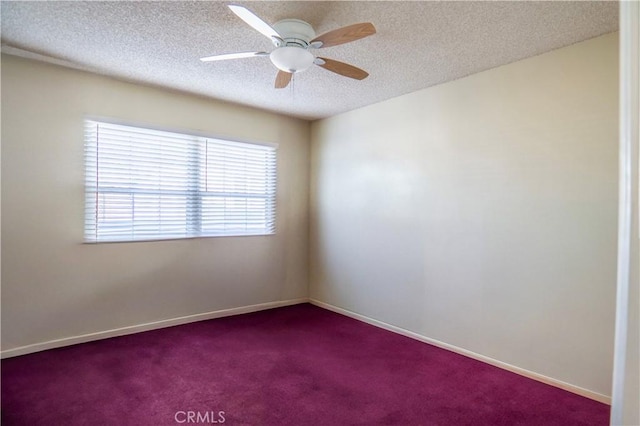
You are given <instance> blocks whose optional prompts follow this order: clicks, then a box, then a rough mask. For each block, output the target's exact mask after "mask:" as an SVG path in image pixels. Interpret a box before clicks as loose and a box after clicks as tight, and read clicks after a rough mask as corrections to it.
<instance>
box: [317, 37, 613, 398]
mask: <svg viewBox="0 0 640 426" xmlns="http://www.w3.org/2000/svg"><path fill="white" fill-rule="evenodd" d="M617 92H618V56H617V34H609V35H605V36H602V37H598V38H596V39H592V40H589V41H586V42H583V43H579V44H576V45H573V46H570V47H567V48H564V49H560V50H556V51H553V52H550V53H547V54H544V55H540V56H537V57H534V58H530V59H526V60H523V61H519V62H516V63H512V64H509V65H506V66H503V67H500V68H496V69H492V70H489V71H486V72H482V73H479V74H475V75H472V76H469V77H466V78H463V79H460V80H457V81H453V82H450V83H446V84H442V85H439V86H436V87H432V88H429V89H426V90H423V91H419V92H416V93H412V94H408V95H404V96H401V97H398V98H395V99H391V100H388V101H385V102H381V103H379V104H376V105H372V106H369V107H365V108H362V109H359V110H355V111H352V112H349V113H345V114H342V115H339V116H335V117H332V118H329V119H326V120H322V121H319V122H315V123H314V124H313V125H312V156H311V157H312V159H311V164H312V166H311V167H312V172H311V173H312V178H311V180H312V182H311V184H312V196H311V200H312V203H311V259H312V260H311V288H310V295H311V297H312V298H314V299H317V300H319V301H322V302H325V303H328V304H331V305H334V306H337V307H340V308H344V309H347V310H350V311H352V312H355V313H357V314H361V315H364V316H368V317H370V318H373V319H375V320H379V321H383V322H386V323H388V324H391V325H394V326H398V327H401V328H404V329H406V330H409V331H411V332H414V333H418V334H420V335H422V336H426V337H427V338H430V339H436V340H439V341H441V342H444V343H446V344H449V345H454V346H457V347H459V348H463V349H466V350H470V351H473V352H475V353H477V354H481V355H484V356H487V357H490V358H493V359H496V360H499V361H502V362H505V363H509V364H512V365H514V366H516V367H520V368H523V369H526V370H529V371H532V372H534V373H538V374H542V375H545V376H548V377H551V378H553V379H555V380H560V381H564V382H567V383H569V384H571V385H575V386H579V387H582V388H585V389H587V390H590V391H593V392H595V393H599V394H603V395H610V387H611V364H612V351H613V329H614V309H615V307H614V303H615V301H614V299H615V282H616V235H617V228H616V223H617V178H618V176H617V148H618V137H617V120H618V103H617Z"/></svg>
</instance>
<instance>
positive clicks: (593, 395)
mask: <svg viewBox="0 0 640 426" xmlns="http://www.w3.org/2000/svg"><path fill="white" fill-rule="evenodd" d="M309 303H311V304H313V305H316V306H319V307H321V308H324V309H328V310H330V311H333V312H336V313H339V314H342V315H345V316H348V317H351V318H354V319H357V320H359V321H362V322H366V323H367V324H371V325H374V326H376V327H380V328H383V329H385V330H388V331H391V332H394V333H397V334H401V335H403V336H406V337H410V338H412V339H415V340H419V341H421V342H424V343H428V344H430V345H433V346H437V347H439V348H442V349H446V350H448V351H451V352H455V353H457V354H460V355H464V356H467V357H469V358H473V359H476V360H478V361H482V362H485V363H487V364H491V365H493V366H495V367H499V368H502V369H504V370H507V371H511V372H513V373H516V374H519V375H521V376H524V377H528V378H530V379H533V380H537V381H539V382H542V383H546V384H548V385H551V386H555V387H557V388H560V389H564V390H566V391H569V392H572V393H575V394H578V395H580V396H584V397H586V398H589V399H593V400H596V401H598V402H602V403H604V404H609V405H611V397H609V396H607V395H603V394H601V393H598V392H594V391H591V390H589V389H585V388H581V387H579V386H575V385H572V384H570V383H566V382H563V381H561V380H557V379H554V378H551V377H548V376H544V375H542V374H539V373H535V372H533V371H529V370H525V369H524V368H520V367H516V366H515V365H511V364H507V363H506V362H502V361H498V360H497V359H493V358H489V357H487V356H484V355H480V354H477V353H475V352H472V351H469V350H467V349H463V348H459V347H457V346H454V345H450V344H448V343H444V342H441V341H439V340H435V339H431V338H429V337H426V336H423V335H421V334H418V333H414V332H413V331H409V330H406V329H404V328H401V327H397V326H395V325H391V324H387V323H386V322H383V321H378V320H376V319H373V318H370V317H367V316H365V315H361V314H358V313H355V312H352V311H349V310H347V309H343V308H340V307H338V306H334V305H331V304H329V303H325V302H321V301H319V300H316V299H309Z"/></svg>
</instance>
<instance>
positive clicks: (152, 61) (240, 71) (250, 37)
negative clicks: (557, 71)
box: [1, 1, 618, 119]
mask: <svg viewBox="0 0 640 426" xmlns="http://www.w3.org/2000/svg"><path fill="white" fill-rule="evenodd" d="M227 4H230V3H229V2H218V1H213V2H132V1H129V2H94V1H86V2H85V1H74V2H9V1H3V2H2V4H1V13H2V44H3V46H2V51H3V52H5V53H9V54H18V55H22V56H31V57H36V58H39V59H47V58H49V60H50V61H52V62H57V63H61V64H66V65H68V66H74V67H77V68H81V69H87V70H91V71H94V72H98V73H101V74H106V75H110V76H114V77H117V78H123V79H127V80H130V81H135V82H142V83H146V84H152V85H157V86H163V87H168V88H172V89H177V90H181V91H185V92H189V93H196V94H199V95H203V96H208V97H212V98H216V99H222V100H226V101H231V102H236V103H240V104H245V105H251V106H254V107H258V108H262V109H266V110H270V111H275V112H279V113H284V114H287V115H292V116H296V117H301V118H305V119H317V118H323V117H327V116H331V115H334V114H338V113H341V112H344V111H348V110H351V109H355V108H358V107H361V106H364V105H368V104H372V103H375V102H379V101H382V100H384V99H389V98H392V97H395V96H399V95H402V94H405V93H409V92H413V91H416V90H419V89H423V88H426V87H429V86H433V85H435V84H439V83H443V82H445V81H450V80H454V79H456V78H460V77H463V76H466V75H469V74H473V73H476V72H479V71H483V70H486V69H489V68H493V67H496V66H500V65H503V64H507V63H510V62H513V61H516V60H519V59H523V58H526V57H530V56H534V55H537V54H540V53H543V52H546V51H549V50H553V49H557V48H559V47H563V46H567V45H570V44H572V43H575V42H578V41H582V40H586V39H588V38H592V37H595V36H598V35H601V34H605V33H609V32H612V31H616V30H617V29H618V4H617V2H583V1H579V2H525V1H515V2H488V1H487V2H420V1H412V2H405V1H394V2H382V1H375V2H365V1H333V2H313V1H302V2H294V1H278V2H240V1H239V2H237V4H242V5H244V6H246V7H247V8H249V9H251V10H252V11H253V12H254V13H256V14H257V15H258V16H260V17H261V18H262V19H263V20H265V21H266V22H268V23H270V24H274V23H275V22H277V21H278V20H280V19H284V18H298V19H302V20H305V21H307V22H309V23H310V24H311V25H312V26H313V27H314V29H315V30H316V33H317V34H322V33H324V32H327V31H330V30H332V29H335V28H338V27H342V26H345V25H349V24H353V23H358V22H372V23H373V24H374V25H375V27H376V28H377V34H375V35H373V36H371V37H368V38H365V39H362V40H358V41H355V42H353V43H349V44H344V45H341V46H334V47H329V48H326V49H319V50H317V51H315V52H316V54H317V55H320V56H325V57H328V58H332V59H337V60H340V61H343V62H348V63H351V64H353V65H355V66H357V67H360V68H362V69H364V70H366V71H368V72H369V74H370V76H369V78H367V79H365V80H362V81H357V80H352V79H349V78H345V77H341V76H339V75H336V74H333V73H331V72H328V71H326V70H324V69H322V68H320V67H312V68H311V69H310V70H308V71H305V72H303V73H300V74H299V75H297V76H296V78H295V80H294V84H293V85H291V86H290V87H288V88H286V89H281V90H276V89H274V88H273V84H274V79H275V75H276V69H275V67H274V66H273V65H272V64H271V62H270V61H269V58H267V57H255V58H248V59H238V60H231V61H221V62H212V63H202V62H200V61H199V58H200V57H203V56H208V55H213V54H218V53H229V52H236V51H251V50H267V51H270V50H271V49H272V47H273V46H272V44H271V42H270V41H269V39H267V38H266V37H264V36H263V35H261V34H260V33H258V32H256V31H255V30H254V29H252V28H251V27H249V26H248V25H247V24H245V23H244V22H243V21H241V20H240V19H239V18H238V17H236V16H235V15H234V14H233V13H232V12H231V11H230V10H229V9H228V8H227V7H226V5H227ZM27 52H35V53H38V54H39V55H30V54H29V53H27ZM40 55H41V56H40ZM56 60H57V61H56Z"/></svg>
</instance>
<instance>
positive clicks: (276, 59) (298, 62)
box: [269, 46, 315, 73]
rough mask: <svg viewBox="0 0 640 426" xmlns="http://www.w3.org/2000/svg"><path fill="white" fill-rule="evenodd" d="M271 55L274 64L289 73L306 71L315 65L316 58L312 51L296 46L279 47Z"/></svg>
mask: <svg viewBox="0 0 640 426" xmlns="http://www.w3.org/2000/svg"><path fill="white" fill-rule="evenodd" d="M269 57H270V58H271V62H273V65H275V66H276V67H277V68H278V69H280V70H282V71H284V72H288V73H297V72H301V71H304V70H306V69H307V68H309V67H310V66H311V65H313V61H314V60H315V57H314V56H313V54H312V53H311V52H309V51H308V50H306V49H303V48H301V47H296V46H283V47H279V48H277V49H275V50H274V51H273V52H271V54H270V55H269Z"/></svg>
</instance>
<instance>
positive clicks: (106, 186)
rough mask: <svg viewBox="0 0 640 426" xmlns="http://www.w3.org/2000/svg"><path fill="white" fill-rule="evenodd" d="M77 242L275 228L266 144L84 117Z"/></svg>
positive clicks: (272, 156) (271, 155)
mask: <svg viewBox="0 0 640 426" xmlns="http://www.w3.org/2000/svg"><path fill="white" fill-rule="evenodd" d="M85 173H86V174H85V176H86V196H85V200H86V201H85V241H86V242H107V241H140V240H154V239H172V238H190V237H203V236H220V235H266V234H273V233H274V232H275V213H276V206H275V200H276V149H275V147H273V146H264V145H254V144H248V143H239V142H230V141H224V140H220V139H213V138H206V137H200V136H192V135H185V134H178V133H170V132H164V131H157V130H149V129H144V128H139V127H130V126H122V125H116V124H109V123H101V122H96V121H89V120H87V121H85Z"/></svg>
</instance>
